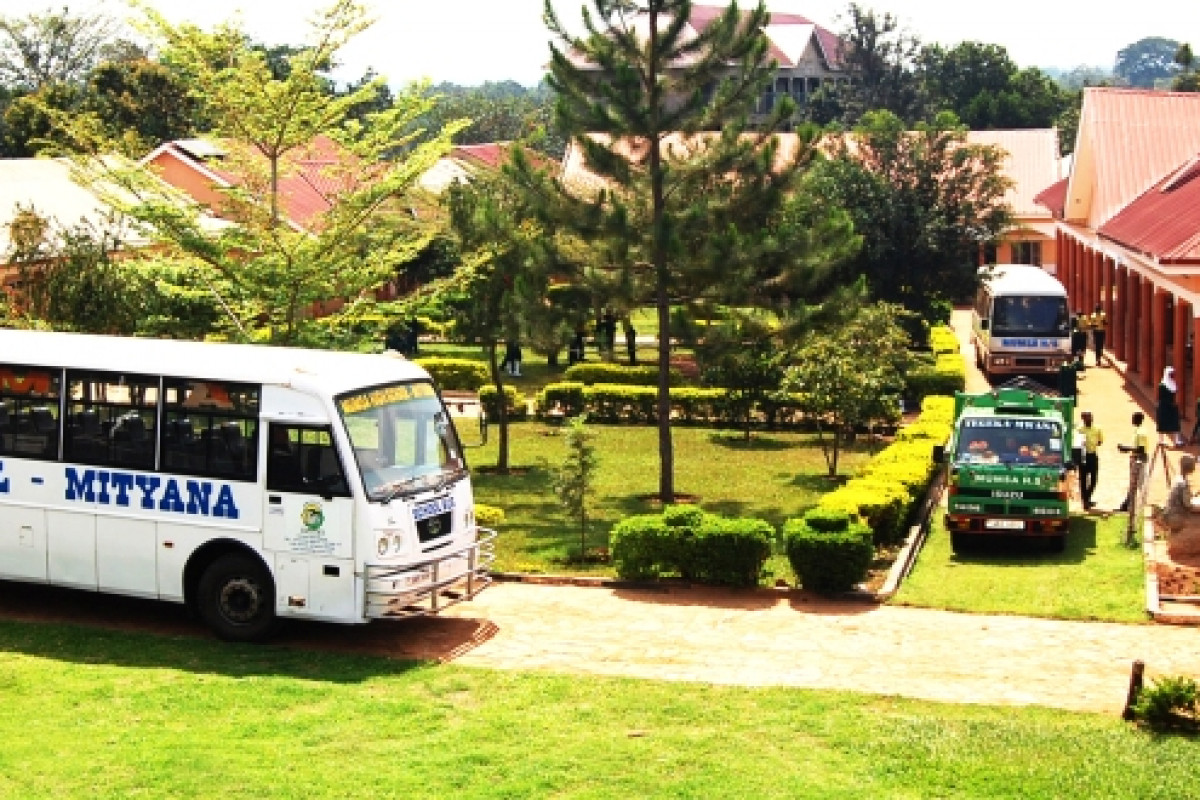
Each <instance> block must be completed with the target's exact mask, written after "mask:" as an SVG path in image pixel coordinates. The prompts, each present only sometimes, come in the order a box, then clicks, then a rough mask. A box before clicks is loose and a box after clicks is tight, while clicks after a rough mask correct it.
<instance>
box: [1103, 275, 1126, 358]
mask: <svg viewBox="0 0 1200 800" xmlns="http://www.w3.org/2000/svg"><path fill="white" fill-rule="evenodd" d="M1113 285H1114V288H1115V291H1114V292H1113V295H1114V296H1113V298H1112V313H1111V314H1109V315H1108V329H1109V336H1111V337H1112V343H1113V354H1114V355H1116V357H1117V360H1118V361H1124V360H1125V359H1126V357H1127V353H1128V351H1127V350H1126V345H1127V344H1128V341H1127V339H1126V336H1125V316H1126V312H1127V311H1128V305H1129V270H1128V269H1127V268H1126V267H1125V265H1124V264H1121V265H1119V266H1118V267H1117V274H1116V277H1115V278H1114V280H1113Z"/></svg>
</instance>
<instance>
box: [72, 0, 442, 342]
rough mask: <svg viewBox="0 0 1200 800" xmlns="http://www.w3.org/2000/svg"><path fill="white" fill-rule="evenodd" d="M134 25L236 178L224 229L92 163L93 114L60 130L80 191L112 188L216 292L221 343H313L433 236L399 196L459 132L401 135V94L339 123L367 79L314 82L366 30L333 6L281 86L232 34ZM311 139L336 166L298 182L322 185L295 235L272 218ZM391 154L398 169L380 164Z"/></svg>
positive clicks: (100, 144) (424, 103)
mask: <svg viewBox="0 0 1200 800" xmlns="http://www.w3.org/2000/svg"><path fill="white" fill-rule="evenodd" d="M146 13H147V21H148V28H149V30H150V31H151V32H152V33H153V34H155V36H156V38H157V40H158V42H159V44H160V46H161V49H162V50H163V52H164V61H165V62H166V63H169V64H171V65H172V68H173V69H178V70H179V71H180V72H181V74H183V75H184V76H186V77H187V79H188V80H189V85H190V86H191V87H192V89H193V92H194V95H193V96H194V97H195V100H196V101H197V103H198V106H199V109H200V112H201V114H202V115H203V116H204V117H205V118H207V119H211V120H213V122H214V125H215V127H214V129H213V130H212V132H211V134H212V135H213V136H214V137H215V138H216V139H217V141H218V146H219V148H220V149H221V150H222V151H223V152H225V153H226V161H225V165H224V166H225V167H226V168H227V169H229V170H230V171H232V172H234V173H236V174H239V175H240V176H241V180H240V182H239V183H238V184H237V185H235V186H232V187H230V188H224V189H221V191H222V192H223V193H224V195H225V198H224V203H223V205H222V208H221V211H222V213H224V214H226V215H228V216H229V217H231V218H232V219H233V220H234V221H235V223H236V224H232V225H227V226H224V227H221V228H219V229H218V230H216V231H215V232H214V231H213V230H212V229H211V227H206V226H207V225H210V223H209V222H207V221H206V219H205V218H204V217H203V215H202V212H201V210H200V209H199V208H196V207H194V206H192V205H189V204H184V203H180V202H178V199H177V197H176V196H175V194H174V193H173V192H170V191H164V189H163V185H162V184H161V183H160V182H158V181H156V180H155V179H154V178H153V176H149V175H147V174H146V173H145V172H144V171H141V170H114V169H112V167H111V163H110V162H109V161H107V160H105V159H103V158H99V157H97V156H98V154H102V153H105V152H108V151H109V148H110V147H111V141H110V140H109V139H107V138H106V137H104V136H103V135H102V134H103V132H102V131H101V132H100V135H97V132H96V125H95V118H94V116H92V117H91V118H90V120H89V119H88V118H87V117H84V118H62V119H60V124H61V126H62V128H63V130H64V131H66V133H67V135H68V137H69V144H70V146H71V147H72V148H73V149H74V150H75V152H76V153H77V154H78V155H79V158H78V159H77V160H78V163H79V166H80V169H81V171H83V172H84V173H85V174H87V175H88V176H89V178H90V180H91V181H92V183H93V185H94V186H98V187H104V186H106V185H109V184H114V183H115V184H118V185H120V186H121V187H122V188H123V189H124V190H125V191H126V192H129V193H132V194H134V195H135V197H136V198H137V199H136V201H133V202H130V201H128V200H123V199H122V196H121V195H120V194H112V195H110V197H111V199H112V202H113V203H114V204H115V205H117V206H118V207H119V208H120V209H121V210H122V211H123V212H124V213H126V214H127V215H128V216H130V217H131V218H133V219H135V220H137V221H138V222H139V223H142V224H143V225H144V226H145V227H146V230H147V231H148V232H150V233H151V234H152V235H155V236H157V237H159V238H160V239H161V240H162V241H163V242H164V243H169V244H171V245H174V246H175V247H177V248H178V249H179V250H181V251H182V252H184V253H187V254H189V255H191V256H193V257H195V258H196V259H198V260H199V261H200V262H202V263H203V264H204V265H205V276H204V277H205V279H206V282H207V283H208V285H209V286H210V287H213V291H214V293H217V292H219V291H220V292H221V294H220V296H219V302H220V305H221V306H222V308H224V309H226V313H227V316H228V320H229V323H230V324H229V332H230V333H231V334H232V335H234V336H236V337H240V338H245V337H248V336H250V335H251V334H250V330H249V329H250V328H251V327H253V326H255V325H263V326H264V328H265V330H263V331H262V333H261V334H260V336H261V338H265V339H267V340H269V341H271V342H274V343H279V344H296V343H305V342H310V343H322V342H327V341H328V338H327V337H328V332H329V331H331V330H337V329H338V320H339V318H340V317H344V316H348V315H354V314H359V313H360V312H361V311H362V309H363V307H364V303H367V304H369V300H367V297H368V295H369V293H370V291H371V290H373V289H374V288H376V287H378V286H381V285H383V284H384V283H386V282H387V281H388V280H389V279H390V278H392V276H393V275H394V274H395V271H396V270H397V268H398V267H399V266H400V265H402V264H404V263H406V262H407V261H408V260H409V259H411V258H412V257H413V256H414V255H415V254H416V253H418V252H419V251H420V250H421V249H422V248H423V247H424V246H425V245H426V243H427V242H428V241H429V239H430V237H431V236H432V234H433V233H434V229H433V228H432V227H430V226H424V225H421V224H418V223H417V222H416V221H414V220H413V219H412V217H411V214H410V213H409V209H410V203H408V202H407V201H406V198H407V196H408V195H409V193H410V191H411V189H412V187H413V186H414V185H415V183H416V181H417V179H418V178H419V177H420V175H422V174H423V173H424V172H425V171H426V170H427V169H428V168H429V167H430V166H432V165H433V164H434V163H435V162H436V160H437V159H438V158H439V157H440V156H441V155H442V154H444V153H445V152H446V151H447V150H448V149H449V140H450V137H451V136H452V135H453V133H454V132H455V130H457V128H458V127H459V126H456V125H451V126H448V127H447V128H445V129H443V130H441V131H434V132H428V133H426V132H422V131H416V132H413V131H412V130H411V127H412V123H413V121H414V120H416V119H418V118H419V117H421V115H423V114H425V113H426V112H427V111H428V109H429V107H430V105H431V104H432V100H430V99H429V98H428V97H427V96H426V95H425V93H424V87H422V86H413V87H410V88H409V89H408V90H406V91H405V92H404V93H403V94H401V95H400V96H399V97H397V98H396V101H395V103H394V104H393V105H392V106H391V107H389V108H388V109H387V110H386V111H382V112H379V113H376V114H371V115H368V116H367V118H366V120H365V121H360V120H356V119H352V118H351V111H352V110H353V109H355V108H357V107H359V106H360V105H361V104H362V103H364V102H367V101H369V100H370V99H372V98H373V97H374V95H375V93H376V92H377V91H379V89H380V88H381V81H380V82H375V83H372V84H368V85H366V86H363V87H362V88H360V89H359V90H357V91H355V92H352V93H350V94H346V95H341V96H336V97H331V96H330V95H329V93H328V91H327V85H326V83H325V81H324V79H323V77H322V75H321V70H322V69H324V68H325V66H326V65H328V64H330V63H333V62H334V61H335V60H336V55H337V53H338V52H339V51H340V50H341V48H342V47H343V46H344V45H345V44H346V43H347V42H348V41H349V40H350V39H352V38H353V36H354V35H355V34H357V33H358V32H360V31H362V30H363V29H364V28H365V27H366V26H367V25H368V24H369V22H368V20H367V17H366V15H365V12H364V10H363V8H362V7H361V6H360V5H359V4H358V3H356V2H353V0H337V2H335V3H334V5H332V6H331V7H330V8H329V9H327V10H326V11H324V12H323V13H322V14H321V15H320V16H319V17H318V19H317V20H316V21H315V23H314V28H313V31H312V39H311V42H310V43H309V44H307V45H306V46H305V48H303V49H302V50H301V52H299V53H298V54H296V55H293V56H292V57H291V59H290V62H289V63H290V71H289V72H288V74H287V77H286V78H285V79H282V80H281V79H278V78H276V77H275V76H274V74H273V73H272V71H271V69H270V67H269V64H268V62H267V60H266V57H265V56H264V54H263V53H262V52H261V51H257V50H254V49H252V48H251V47H250V46H249V45H248V44H247V38H246V36H245V34H244V33H243V32H242V31H240V30H239V29H237V28H236V27H234V26H232V25H225V26H221V27H219V28H217V29H216V30H215V31H214V32H212V33H208V32H204V31H201V30H199V29H197V28H194V27H188V26H185V27H179V28H177V27H174V26H172V25H171V24H170V23H168V22H167V21H166V20H165V19H164V18H163V17H162V16H161V15H159V14H157V13H155V12H153V11H151V10H147V12H146ZM323 138H324V139H326V140H332V141H333V142H335V143H336V148H335V151H336V152H337V153H338V154H340V155H339V157H338V158H336V159H333V161H334V162H335V163H332V164H328V165H327V166H325V167H324V168H323V171H322V172H321V174H320V175H319V176H315V177H312V178H311V179H314V180H317V181H318V182H319V183H320V184H321V185H322V187H323V190H324V195H325V197H326V199H327V200H328V201H329V203H330V207H329V208H328V210H326V211H325V212H324V213H322V214H320V215H319V216H318V217H317V218H315V219H313V220H310V221H309V222H308V223H307V225H306V226H305V228H303V229H301V228H299V227H298V226H297V225H295V224H293V223H292V221H290V220H287V219H285V218H284V217H283V214H282V210H281V202H280V200H281V188H280V186H281V184H280V179H281V177H282V176H283V175H284V174H285V173H287V172H288V171H291V170H297V169H299V168H300V167H299V164H298V162H299V161H300V160H303V159H304V158H306V157H307V156H308V154H309V153H310V152H311V150H312V148H313V147H314V146H315V144H316V143H317V142H319V141H321V140H322V139H323ZM396 152H402V153H403V157H402V158H397V159H391V160H389V159H388V158H386V157H385V156H389V155H392V154H394V153H396ZM312 168H313V169H316V167H312ZM221 286H224V287H226V289H225V290H223V291H222V290H220V289H219V287H221ZM335 298H347V299H349V301H350V302H349V303H347V304H346V306H344V307H343V309H342V310H339V311H335V312H333V314H332V315H330V316H327V317H325V318H323V319H322V320H321V321H320V322H317V321H315V320H314V319H313V318H312V309H313V308H314V307H315V306H316V304H318V303H321V302H323V301H326V300H329V299H335Z"/></svg>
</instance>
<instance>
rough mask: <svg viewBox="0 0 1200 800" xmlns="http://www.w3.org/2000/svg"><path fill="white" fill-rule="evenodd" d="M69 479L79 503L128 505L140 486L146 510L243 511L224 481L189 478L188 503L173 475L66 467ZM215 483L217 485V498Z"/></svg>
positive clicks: (70, 493)
mask: <svg viewBox="0 0 1200 800" xmlns="http://www.w3.org/2000/svg"><path fill="white" fill-rule="evenodd" d="M0 469H3V464H0ZM66 478H67V488H66V494H65V496H66V499H68V500H75V501H77V502H85V503H94V502H99V503H100V504H101V505H113V504H114V502H115V504H116V505H118V506H128V505H129V495H130V493H131V490H132V489H133V488H134V487H137V489H138V490H139V491H140V492H141V493H142V497H141V501H140V505H141V507H142V508H145V509H154V508H157V509H158V510H159V511H171V512H174V513H176V514H190V515H193V516H206V517H224V518H226V519H237V518H238V517H240V516H241V511H240V510H239V509H238V507H237V503H235V502H234V500H233V489H232V488H230V486H229V484H225V483H223V484H214V483H212V482H211V481H192V480H189V481H187V482H186V488H187V502H186V503H185V502H184V500H183V493H182V492H181V491H180V488H179V481H177V480H175V479H174V478H165V479H164V478H160V477H159V476H157V475H138V474H136V473H132V472H109V471H105V470H91V469H85V470H83V471H82V472H79V471H77V470H76V469H75V467H67V468H66ZM214 485H215V486H217V491H216V500H215V501H214V500H213V487H214ZM159 487H162V495H161V496H159V497H158V499H157V501H156V500H155V495H156V494H157V492H158V489H159ZM0 491H4V492H7V491H8V479H7V478H6V479H4V481H3V482H0Z"/></svg>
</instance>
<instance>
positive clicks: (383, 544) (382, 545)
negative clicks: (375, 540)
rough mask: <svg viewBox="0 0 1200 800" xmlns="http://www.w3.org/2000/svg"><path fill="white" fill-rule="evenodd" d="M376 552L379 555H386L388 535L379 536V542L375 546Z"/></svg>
mask: <svg viewBox="0 0 1200 800" xmlns="http://www.w3.org/2000/svg"><path fill="white" fill-rule="evenodd" d="M375 550H376V552H377V553H379V555H381V556H386V555H387V551H388V537H386V536H380V537H379V544H378V545H377V546H376V548H375Z"/></svg>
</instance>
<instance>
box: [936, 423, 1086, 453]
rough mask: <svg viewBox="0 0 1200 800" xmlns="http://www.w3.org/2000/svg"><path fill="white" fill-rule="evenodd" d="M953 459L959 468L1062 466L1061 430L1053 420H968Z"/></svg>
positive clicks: (960, 433)
mask: <svg viewBox="0 0 1200 800" xmlns="http://www.w3.org/2000/svg"><path fill="white" fill-rule="evenodd" d="M954 456H955V461H956V462H958V463H960V464H961V463H968V464H1047V465H1053V464H1062V463H1063V439H1062V429H1061V428H1060V427H1059V425H1058V423H1057V422H1053V421H1051V420H1038V419H1022V418H1020V417H1007V418H1006V417H979V418H971V417H967V418H964V419H963V420H962V423H961V426H960V431H959V437H958V447H957V448H956V452H955V454H954Z"/></svg>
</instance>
